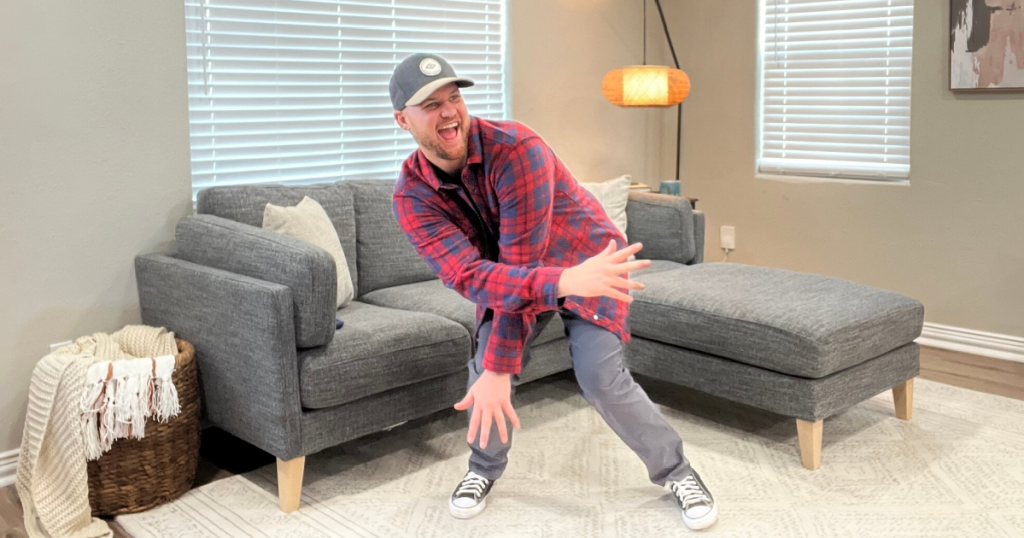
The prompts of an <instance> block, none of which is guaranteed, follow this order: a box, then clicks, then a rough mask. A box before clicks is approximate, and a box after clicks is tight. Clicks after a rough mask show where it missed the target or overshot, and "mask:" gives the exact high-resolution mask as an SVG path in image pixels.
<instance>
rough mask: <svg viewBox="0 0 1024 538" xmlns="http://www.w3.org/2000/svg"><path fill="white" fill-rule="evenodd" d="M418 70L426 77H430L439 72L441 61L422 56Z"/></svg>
mask: <svg viewBox="0 0 1024 538" xmlns="http://www.w3.org/2000/svg"><path fill="white" fill-rule="evenodd" d="M420 72H421V73H423V74H424V75H427V76H428V77H432V76H434V75H436V74H438V73H440V72H441V63H440V62H438V61H437V60H435V59H433V58H424V59H423V61H422V62H420Z"/></svg>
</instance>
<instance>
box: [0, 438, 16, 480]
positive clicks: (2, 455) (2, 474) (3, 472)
mask: <svg viewBox="0 0 1024 538" xmlns="http://www.w3.org/2000/svg"><path fill="white" fill-rule="evenodd" d="M18 452H19V449H17V448H15V449H14V450H8V451H7V452H0V488H3V487H7V486H10V485H11V484H13V483H14V478H15V476H16V471H17V470H18Z"/></svg>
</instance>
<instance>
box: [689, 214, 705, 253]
mask: <svg viewBox="0 0 1024 538" xmlns="http://www.w3.org/2000/svg"><path fill="white" fill-rule="evenodd" d="M704 233H705V223H704V212H703V211H694V212H693V261H691V262H690V265H694V264H697V263H704Z"/></svg>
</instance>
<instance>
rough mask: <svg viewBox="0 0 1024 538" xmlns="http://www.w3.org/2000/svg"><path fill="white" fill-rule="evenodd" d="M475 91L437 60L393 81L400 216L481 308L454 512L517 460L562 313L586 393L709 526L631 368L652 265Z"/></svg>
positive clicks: (694, 519)
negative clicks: (519, 399) (548, 343)
mask: <svg viewBox="0 0 1024 538" xmlns="http://www.w3.org/2000/svg"><path fill="white" fill-rule="evenodd" d="M472 85H473V82H472V81H471V80H469V79H467V78H463V77H458V76H456V74H455V71H454V69H453V68H452V67H451V65H449V64H448V62H447V61H445V60H444V59H443V58H441V57H440V56H437V55H435V54H415V55H412V56H410V57H408V58H406V59H405V60H404V61H402V62H401V63H400V64H399V65H398V67H396V68H395V70H394V73H393V74H392V77H391V83H390V91H391V101H392V104H393V106H394V109H395V113H394V114H395V121H397V122H398V125H399V126H401V127H402V129H405V130H407V131H409V132H410V133H412V136H413V138H414V139H415V140H416V142H417V144H418V145H419V148H418V149H417V150H416V151H415V152H413V154H412V155H410V156H409V158H408V159H406V161H405V163H404V164H403V166H402V172H401V175H400V178H399V180H398V183H397V185H396V186H395V192H394V199H393V208H394V212H395V216H396V217H397V219H398V222H399V225H400V226H401V227H402V229H403V231H404V232H405V234H406V236H407V237H408V238H409V241H410V242H411V243H412V245H413V247H415V249H416V251H417V252H418V253H419V255H420V256H422V257H423V259H424V260H426V262H427V263H428V264H429V265H430V267H431V268H432V269H433V270H434V272H435V273H437V275H438V276H439V277H440V279H441V281H442V282H444V284H445V285H446V286H447V287H449V288H451V289H454V290H455V291H457V292H459V293H460V294H461V295H463V296H464V297H466V298H468V299H469V300H471V301H473V302H474V303H476V305H477V308H476V334H475V335H474V339H475V341H476V342H477V349H476V353H475V357H474V358H473V360H471V361H469V364H468V368H469V382H468V385H467V386H468V389H467V394H466V397H465V398H464V399H463V400H462V401H460V402H459V403H457V404H456V405H455V408H456V409H458V410H468V411H469V434H468V436H467V439H466V440H467V442H468V443H469V445H470V448H471V451H472V454H471V455H470V458H469V471H468V472H467V473H466V475H465V476H464V477H463V479H462V481H461V482H460V483H459V485H458V486H457V487H456V488H455V491H454V492H453V493H452V496H451V499H450V501H449V511H450V512H451V514H452V515H453V516H455V517H458V518H471V517H474V516H476V515H477V514H479V513H480V512H482V511H483V509H484V507H485V506H486V497H487V494H488V493H489V492H490V491H491V487H492V486H493V485H494V482H495V481H496V480H497V479H498V478H500V477H501V475H502V473H503V472H504V470H505V466H506V464H507V463H508V457H507V454H508V450H509V447H510V444H511V439H512V430H511V429H510V426H511V427H512V428H514V429H518V428H519V419H518V417H517V416H516V412H515V409H514V408H513V406H512V402H511V398H512V395H513V393H514V390H515V385H517V384H518V382H519V375H518V374H519V373H520V372H521V369H522V368H523V367H525V366H526V365H527V363H528V362H529V346H530V344H531V343H532V341H533V338H534V337H535V336H536V335H537V334H538V333H539V332H540V331H541V330H542V329H543V328H544V326H546V324H547V323H548V322H549V321H550V319H551V318H552V317H553V316H554V314H555V313H556V312H558V313H560V314H561V317H562V320H563V322H564V324H565V332H566V335H567V336H568V338H569V349H570V354H571V355H572V361H573V369H574V370H575V373H576V378H577V380H578V382H579V384H580V388H581V390H582V393H583V396H584V397H585V398H586V399H587V401H588V402H590V403H591V404H592V405H593V406H594V407H595V408H596V409H597V411H598V412H599V413H600V414H601V416H602V417H603V418H604V420H605V421H606V422H607V423H608V425H609V426H610V427H611V428H612V430H613V431H615V433H616V434H618V435H619V437H620V438H621V439H622V440H623V441H624V442H625V443H626V444H627V445H628V446H629V447H630V448H631V449H633V451H634V452H636V454H637V455H638V456H639V457H640V459H641V460H643V462H644V464H645V465H646V466H647V470H648V474H649V477H650V480H651V481H652V482H653V483H655V484H657V485H659V486H664V487H665V489H667V490H669V491H671V492H672V493H673V498H674V499H675V500H676V502H677V504H678V505H679V507H680V509H681V511H682V517H683V521H684V522H685V523H686V525H687V526H688V527H690V528H691V529H703V528H706V527H708V526H709V525H711V524H712V523H714V521H715V518H716V517H717V513H718V511H717V506H716V505H715V501H714V499H713V498H712V496H711V493H710V492H709V491H708V489H707V488H706V487H705V486H704V483H703V482H702V481H701V479H700V477H699V476H698V475H697V473H696V472H695V471H694V470H693V469H692V468H691V466H690V463H689V461H688V460H687V459H686V457H685V456H684V455H683V443H682V440H680V438H679V435H678V434H676V432H675V431H674V430H673V429H672V428H671V426H669V425H668V423H666V422H665V420H664V418H663V417H662V416H661V413H660V412H659V411H658V409H657V408H656V407H655V406H654V404H653V403H652V402H651V401H650V399H649V398H648V397H647V395H646V394H645V393H644V391H643V389H641V388H640V387H639V386H638V385H637V384H636V383H635V382H634V381H633V378H632V376H631V375H630V374H629V372H628V371H627V370H626V369H625V367H624V366H623V363H622V350H623V343H624V342H627V341H628V340H629V337H630V333H629V303H630V302H631V301H632V297H631V296H630V295H628V291H629V290H633V289H643V285H642V284H640V283H638V282H634V281H630V280H628V279H627V276H628V275H627V273H628V272H629V271H635V270H638V269H640V268H643V267H647V266H649V265H650V261H648V260H636V261H632V262H631V261H627V260H628V257H629V256H630V255H631V254H635V253H637V252H639V251H640V249H641V248H642V247H641V245H640V244H635V245H630V246H628V247H625V248H622V249H621V250H617V246H618V245H625V244H626V238H625V237H624V236H623V235H622V233H621V232H619V230H618V228H616V227H615V225H614V224H613V223H612V221H611V220H610V219H609V218H608V216H607V215H606V214H605V212H604V210H603V209H602V208H601V206H600V204H599V203H598V202H597V200H596V199H595V198H594V197H593V196H591V195H589V193H588V192H587V191H586V190H585V189H583V188H582V187H580V186H579V185H578V184H577V182H576V180H575V179H574V178H573V177H572V175H571V174H570V173H569V170H568V169H567V168H566V167H565V165H563V164H562V162H561V161H560V160H559V159H558V158H557V157H556V156H555V154H554V153H553V152H552V150H551V148H549V147H548V146H547V144H545V143H544V141H543V140H541V138H540V137H539V136H537V135H536V134H535V133H534V132H532V131H531V130H530V129H529V128H528V127H526V126H525V125H522V124H520V123H517V122H512V121H488V120H484V119H481V118H474V117H470V115H469V113H468V112H467V110H466V105H465V103H464V102H463V101H462V95H461V93H460V91H459V88H462V87H467V86H472ZM478 432H479V437H478V436H477V434H478ZM495 437H497V438H498V439H495ZM496 441H500V442H496Z"/></svg>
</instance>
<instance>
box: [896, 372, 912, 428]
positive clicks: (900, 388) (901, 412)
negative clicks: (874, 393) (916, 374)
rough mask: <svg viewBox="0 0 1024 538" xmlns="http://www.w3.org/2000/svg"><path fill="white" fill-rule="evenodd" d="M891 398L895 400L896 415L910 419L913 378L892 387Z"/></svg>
mask: <svg viewBox="0 0 1024 538" xmlns="http://www.w3.org/2000/svg"><path fill="white" fill-rule="evenodd" d="M892 398H893V400H895V401H896V417H897V418H901V419H903V420H910V417H911V416H912V415H913V408H914V378H910V379H908V380H906V381H904V382H903V383H900V384H899V385H896V386H895V387H893V388H892Z"/></svg>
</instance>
